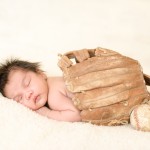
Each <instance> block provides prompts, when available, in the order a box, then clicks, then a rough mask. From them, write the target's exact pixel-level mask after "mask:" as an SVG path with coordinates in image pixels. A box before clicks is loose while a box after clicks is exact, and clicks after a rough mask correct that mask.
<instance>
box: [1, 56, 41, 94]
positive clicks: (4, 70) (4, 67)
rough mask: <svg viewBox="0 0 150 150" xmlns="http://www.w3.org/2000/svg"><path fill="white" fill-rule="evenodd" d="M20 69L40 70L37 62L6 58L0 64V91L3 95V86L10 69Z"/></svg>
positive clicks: (36, 71)
mask: <svg viewBox="0 0 150 150" xmlns="http://www.w3.org/2000/svg"><path fill="white" fill-rule="evenodd" d="M17 69H22V70H25V71H33V72H35V73H38V72H39V71H42V70H41V69H40V64H39V63H38V62H34V63H33V62H29V61H24V60H19V59H16V58H15V59H13V58H11V59H7V60H6V61H5V62H4V63H1V64H0V92H1V93H2V95H3V96H5V93H4V88H5V85H6V84H7V82H8V77H9V74H10V72H11V71H12V70H17Z"/></svg>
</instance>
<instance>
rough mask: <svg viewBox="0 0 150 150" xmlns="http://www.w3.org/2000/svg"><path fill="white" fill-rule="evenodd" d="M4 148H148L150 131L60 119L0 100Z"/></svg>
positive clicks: (0, 138)
mask: <svg viewBox="0 0 150 150" xmlns="http://www.w3.org/2000/svg"><path fill="white" fill-rule="evenodd" d="M0 119H1V122H0V149H1V150H98V149H102V150H110V149H113V150H116V149H117V150H128V149H131V150H142V149H144V150H149V148H150V147H149V141H150V133H149V132H147V133H146V132H140V131H136V130H134V129H132V127H131V126H130V125H126V126H118V127H104V126H95V125H91V124H87V123H67V122H58V121H54V120H50V119H47V118H45V117H42V116H40V115H38V114H36V113H35V112H32V111H30V110H29V109H27V108H25V107H23V106H22V105H20V104H18V103H16V102H13V101H10V100H8V99H4V98H1V100H0Z"/></svg>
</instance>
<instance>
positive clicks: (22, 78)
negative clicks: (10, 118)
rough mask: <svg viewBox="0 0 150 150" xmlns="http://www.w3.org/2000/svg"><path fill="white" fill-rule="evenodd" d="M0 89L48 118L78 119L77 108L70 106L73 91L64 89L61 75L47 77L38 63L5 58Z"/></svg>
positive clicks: (0, 73) (2, 65)
mask: <svg viewBox="0 0 150 150" xmlns="http://www.w3.org/2000/svg"><path fill="white" fill-rule="evenodd" d="M0 92H1V93H2V95H3V96H5V97H7V98H9V99H13V100H14V101H16V102H18V103H20V104H22V105H24V106H26V107H28V108H30V109H32V110H34V111H36V112H37V113H39V114H41V115H43V116H47V117H48V118H51V119H54V120H59V121H70V122H76V121H81V116H80V111H79V110H78V109H77V108H76V107H75V106H74V105H73V102H72V101H71V99H72V96H73V94H72V93H70V92H69V91H68V90H67V89H66V86H65V83H64V80H63V77H47V76H46V74H45V73H44V72H43V71H42V70H41V69H40V65H39V63H32V62H28V61H22V60H19V59H11V60H6V62H5V63H3V64H1V65H0ZM46 106H47V107H46Z"/></svg>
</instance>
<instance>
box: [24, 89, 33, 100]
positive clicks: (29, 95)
mask: <svg viewBox="0 0 150 150" xmlns="http://www.w3.org/2000/svg"><path fill="white" fill-rule="evenodd" d="M31 96H32V92H31V91H30V92H26V95H25V97H26V99H27V100H29V99H30V98H31Z"/></svg>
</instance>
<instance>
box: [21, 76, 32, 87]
mask: <svg viewBox="0 0 150 150" xmlns="http://www.w3.org/2000/svg"><path fill="white" fill-rule="evenodd" d="M30 82H31V78H30V77H29V76H26V77H25V79H24V83H23V84H24V87H28V86H29V85H30Z"/></svg>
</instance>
